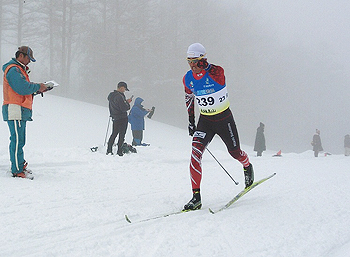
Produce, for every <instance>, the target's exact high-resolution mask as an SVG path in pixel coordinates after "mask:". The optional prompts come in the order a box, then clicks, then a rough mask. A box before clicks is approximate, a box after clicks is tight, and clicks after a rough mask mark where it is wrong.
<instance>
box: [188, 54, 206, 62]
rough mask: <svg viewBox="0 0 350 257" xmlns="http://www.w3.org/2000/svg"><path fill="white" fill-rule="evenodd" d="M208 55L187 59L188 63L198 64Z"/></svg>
mask: <svg viewBox="0 0 350 257" xmlns="http://www.w3.org/2000/svg"><path fill="white" fill-rule="evenodd" d="M205 55H206V54H204V55H203V56H201V57H197V58H187V62H188V63H197V62H199V61H200V60H202V59H203V58H204V57H205Z"/></svg>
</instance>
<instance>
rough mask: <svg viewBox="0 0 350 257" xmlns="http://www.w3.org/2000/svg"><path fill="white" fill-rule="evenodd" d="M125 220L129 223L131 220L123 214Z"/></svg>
mask: <svg viewBox="0 0 350 257" xmlns="http://www.w3.org/2000/svg"><path fill="white" fill-rule="evenodd" d="M125 219H126V221H127V222H129V223H131V220H130V219H129V217H128V215H126V214H125Z"/></svg>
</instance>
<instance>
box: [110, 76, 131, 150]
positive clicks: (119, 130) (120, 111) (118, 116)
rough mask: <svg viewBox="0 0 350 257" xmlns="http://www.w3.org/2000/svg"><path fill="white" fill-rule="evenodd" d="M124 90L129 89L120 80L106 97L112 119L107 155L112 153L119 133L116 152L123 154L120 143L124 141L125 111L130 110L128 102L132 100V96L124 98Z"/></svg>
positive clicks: (126, 125) (126, 115) (126, 117)
mask: <svg viewBox="0 0 350 257" xmlns="http://www.w3.org/2000/svg"><path fill="white" fill-rule="evenodd" d="M125 91H129V89H128V86H127V84H126V83H125V82H123V81H121V82H119V83H118V86H117V90H114V91H113V92H111V93H109V95H108V97H107V99H108V101H109V113H110V117H112V120H113V131H112V135H111V136H110V138H109V140H108V147H107V153H106V154H107V155H108V154H111V155H113V152H112V147H113V144H114V141H115V138H116V137H117V136H118V134H119V139H118V144H117V145H118V151H117V154H118V155H119V156H123V152H122V145H123V143H124V139H125V134H126V129H127V128H128V114H127V111H128V110H130V102H131V101H132V98H129V99H126V97H125V95H124V93H125Z"/></svg>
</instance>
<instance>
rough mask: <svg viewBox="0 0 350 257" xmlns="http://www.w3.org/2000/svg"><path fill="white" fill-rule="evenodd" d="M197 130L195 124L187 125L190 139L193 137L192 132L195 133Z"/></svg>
mask: <svg viewBox="0 0 350 257" xmlns="http://www.w3.org/2000/svg"><path fill="white" fill-rule="evenodd" d="M196 130H197V128H196V125H195V124H191V123H190V124H189V125H188V134H189V135H190V136H191V137H192V136H193V135H194V132H196Z"/></svg>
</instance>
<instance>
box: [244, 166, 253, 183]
mask: <svg viewBox="0 0 350 257" xmlns="http://www.w3.org/2000/svg"><path fill="white" fill-rule="evenodd" d="M243 170H244V177H245V188H247V187H250V186H251V185H252V184H253V182H254V171H253V165H252V164H251V163H250V164H249V166H248V167H244V168H243Z"/></svg>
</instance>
